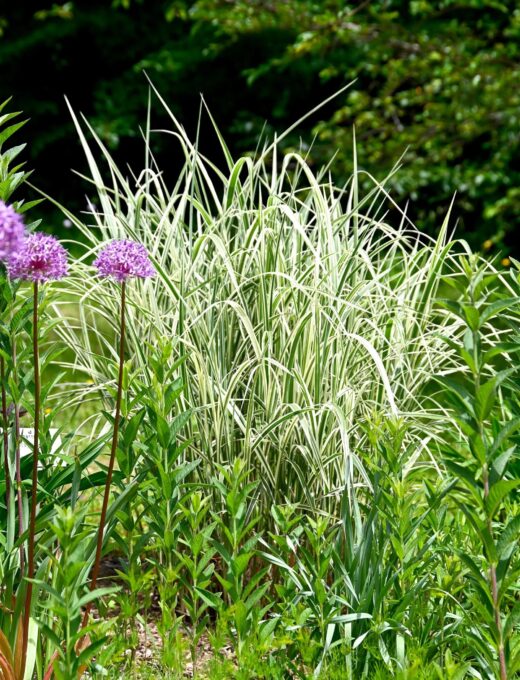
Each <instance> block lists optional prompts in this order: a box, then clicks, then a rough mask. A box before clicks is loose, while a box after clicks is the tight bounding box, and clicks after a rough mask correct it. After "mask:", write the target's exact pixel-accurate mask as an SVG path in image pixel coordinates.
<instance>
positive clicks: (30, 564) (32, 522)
mask: <svg viewBox="0 0 520 680" xmlns="http://www.w3.org/2000/svg"><path fill="white" fill-rule="evenodd" d="M33 363H34V439H33V466H32V485H31V508H30V516H29V545H28V556H27V579H28V581H27V593H26V595H25V615H24V621H23V649H22V669H21V673H20V677H21V678H23V676H24V672H25V660H26V657H27V647H28V644H29V620H30V618H31V600H32V592H33V583H32V579H33V578H34V537H35V533H36V506H37V503H38V498H37V491H38V451H39V438H40V393H41V386H40V352H39V347H38V281H35V282H34V298H33Z"/></svg>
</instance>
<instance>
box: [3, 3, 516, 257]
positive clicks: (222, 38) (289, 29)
mask: <svg viewBox="0 0 520 680" xmlns="http://www.w3.org/2000/svg"><path fill="white" fill-rule="evenodd" d="M3 14H4V18H3V20H2V21H1V22H0V26H1V27H2V28H1V30H2V31H3V37H2V38H0V66H1V67H2V70H3V73H4V76H3V79H4V88H5V89H6V93H8V94H11V93H12V94H14V95H15V101H16V105H17V106H19V107H20V108H23V109H24V110H26V111H27V112H28V113H29V114H30V116H31V117H32V119H33V121H34V122H33V127H34V133H33V134H34V135H35V142H34V143H33V149H34V154H35V155H36V157H39V158H35V159H34V160H32V162H33V163H34V164H35V165H36V167H38V168H39V170H40V171H43V172H44V173H45V172H48V168H49V165H50V164H51V163H53V162H55V159H56V158H57V157H59V158H60V159H62V160H63V161H64V164H65V167H70V165H74V161H75V159H76V156H75V153H76V150H75V148H74V147H73V148H71V147H70V143H69V140H70V135H71V134H72V132H71V127H70V126H69V125H64V124H63V119H64V117H65V109H64V106H63V105H62V103H61V102H62V99H61V94H62V93H64V92H65V93H67V94H68V95H70V96H71V98H72V99H73V101H74V103H75V105H76V106H77V107H80V108H82V109H83V110H84V111H85V113H86V114H87V115H89V116H90V117H91V118H92V119H93V120H94V123H95V127H96V129H97V131H98V133H100V134H101V136H102V137H103V138H104V139H105V141H106V142H108V143H109V144H110V145H111V146H112V147H114V146H117V145H119V147H120V150H121V153H122V154H123V156H125V157H128V159H129V160H132V158H133V157H134V156H135V154H136V151H135V149H136V145H135V144H134V143H133V140H134V139H135V138H136V137H138V135H139V125H140V124H142V123H143V121H144V111H145V106H146V97H147V91H146V84H145V81H144V79H143V77H142V71H143V70H146V71H147V73H148V74H149V76H150V77H151V78H152V79H153V81H154V83H156V84H157V86H158V88H159V89H160V90H161V92H163V94H164V95H165V97H166V98H167V99H168V101H170V102H171V103H172V107H173V109H174V111H175V113H176V114H177V115H179V116H180V118H181V119H182V120H183V121H185V123H186V125H187V127H191V128H192V129H194V127H195V125H196V120H197V117H198V108H199V93H200V92H203V93H204V95H205V97H206V99H207V101H208V103H209V105H210V108H211V110H212V112H213V114H214V116H215V118H216V119H217V120H218V122H219V124H220V126H221V128H223V130H224V132H225V133H227V138H228V139H229V138H230V136H231V141H232V143H233V144H234V150H235V152H238V151H240V152H243V151H247V150H252V149H254V148H255V146H256V143H257V138H258V135H259V134H260V133H261V132H262V130H263V131H264V133H265V134H268V133H270V132H274V131H278V132H280V131H281V130H283V129H284V128H285V127H287V126H288V125H289V124H291V123H292V122H293V121H294V119H295V118H296V117H298V116H299V115H301V114H303V113H304V112H305V111H306V110H307V109H310V108H312V107H313V106H314V105H315V104H317V103H318V102H319V101H320V100H321V99H323V98H325V97H326V96H328V95H330V94H331V93H332V92H334V91H335V90H337V89H339V88H340V87H341V86H342V85H344V84H345V83H348V82H351V81H354V82H353V84H352V85H351V87H350V88H349V89H348V90H347V91H346V92H345V93H344V94H342V95H341V96H339V97H338V98H337V99H336V100H334V102H333V104H332V105H330V106H328V107H326V108H324V109H323V110H322V112H321V114H320V116H319V117H316V116H315V117H312V118H310V119H309V121H308V122H307V125H306V126H305V125H304V126H303V127H302V128H300V129H298V131H297V134H296V133H295V136H293V137H292V138H291V137H289V138H287V142H286V143H287V144H288V145H294V146H297V145H299V143H300V136H301V137H302V138H303V139H305V140H306V141H307V142H310V141H312V139H313V138H314V137H315V139H314V143H313V145H312V148H311V150H310V152H309V153H310V156H309V158H310V161H311V162H314V163H316V164H319V163H322V162H326V161H327V160H328V159H329V158H330V157H331V155H332V154H333V153H335V152H336V151H337V150H339V151H338V153H337V156H336V159H335V163H334V165H333V171H334V173H335V174H336V179H338V180H339V181H341V180H342V179H343V178H347V177H348V176H349V174H350V173H351V171H352V165H351V159H352V128H353V126H355V130H356V135H357V140H358V142H359V145H358V146H359V164H360V167H362V168H364V169H365V170H366V171H367V172H369V173H372V174H374V175H375V176H376V177H378V178H379V179H381V178H383V177H385V176H386V174H387V173H388V170H389V169H390V168H391V167H392V166H393V165H394V164H395V163H396V162H397V161H399V159H400V158H401V157H402V156H403V154H405V155H404V158H403V167H402V168H401V169H400V171H399V172H398V173H397V174H396V175H395V176H394V179H393V182H392V186H391V189H392V190H393V192H394V193H395V195H396V197H397V198H399V199H400V200H402V199H403V198H404V199H407V198H410V199H411V203H410V216H411V217H412V218H413V219H414V220H415V221H416V222H417V223H418V225H419V226H420V227H421V228H425V229H427V230H429V231H435V230H436V229H437V228H438V227H439V225H440V223H441V221H442V217H443V215H444V214H445V212H446V210H447V207H448V205H449V202H450V200H451V197H452V195H453V194H454V193H455V192H457V202H456V215H457V216H458V217H459V234H463V235H465V236H467V237H468V238H469V239H470V240H471V241H472V243H473V244H474V245H477V246H483V247H484V249H488V250H490V249H492V250H498V249H500V248H502V249H504V243H505V250H506V251H507V249H508V248H510V247H511V243H512V237H511V235H510V234H511V232H512V230H513V227H514V216H515V214H518V209H519V208H520V189H519V188H518V187H519V179H520V165H519V162H518V158H519V157H520V156H519V146H520V133H519V130H520V126H519V123H520V59H519V52H520V47H519V45H520V43H519V40H518V39H519V38H520V10H519V9H518V8H517V7H516V2H515V1H514V0H504V2H498V1H495V0H443V1H442V2H433V1H432V2H429V1H428V0H408V1H405V0H368V1H364V2H357V3H351V4H345V3H344V2H342V1H341V0H314V1H312V0H277V1H276V2H273V0H234V1H233V2H230V1H229V0H199V1H198V2H192V1H183V0H175V1H174V2H172V1H171V0H169V1H165V2H155V1H154V2H152V1H151V0H115V1H114V2H109V0H91V1H89V2H86V0H77V1H76V2H67V3H65V4H62V5H53V6H52V7H47V9H42V7H41V5H40V4H39V3H33V2H26V3H20V4H19V5H17V6H15V5H12V6H11V7H10V8H8V9H4V10H3ZM7 91H8V92H7ZM266 120H267V121H268V125H267V127H266V128H265V127H264V126H265V122H266ZM203 141H205V140H204V139H203ZM207 143H208V144H210V143H211V142H210V141H209V140H208V141H207ZM160 152H161V149H159V153H160ZM37 161H39V162H37ZM64 192H65V193H66V194H70V193H71V192H72V188H71V187H70V186H69V185H66V186H64ZM67 197H69V196H68V195H67Z"/></svg>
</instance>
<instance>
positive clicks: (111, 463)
mask: <svg viewBox="0 0 520 680" xmlns="http://www.w3.org/2000/svg"><path fill="white" fill-rule="evenodd" d="M125 303H126V283H125V282H124V281H123V283H122V284H121V328H120V336H119V375H118V379H117V397H116V411H115V414H114V432H113V435H112V448H111V451H110V461H109V464H108V472H107V479H106V482H105V494H104V496H103V506H102V508H101V517H100V519H99V529H98V538H97V547H96V556H95V559H94V566H93V568H92V576H91V580H90V590H91V591H92V590H94V589H95V588H96V585H97V579H98V576H99V568H100V565H101V552H102V549H103V535H104V530H105V521H106V516H107V509H108V500H109V497H110V485H111V483H112V474H113V472H114V463H115V459H116V450H117V440H118V436H119V421H120V419H121V399H122V395H123V367H124V355H125ZM91 608H92V602H89V604H88V605H87V607H86V609H85V614H84V616H83V623H82V625H83V626H86V624H87V623H88V617H89V614H90V610H91Z"/></svg>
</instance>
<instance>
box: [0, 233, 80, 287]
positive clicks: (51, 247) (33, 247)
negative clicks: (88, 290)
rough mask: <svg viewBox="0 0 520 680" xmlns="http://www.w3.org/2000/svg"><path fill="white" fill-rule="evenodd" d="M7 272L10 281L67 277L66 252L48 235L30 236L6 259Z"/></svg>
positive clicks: (49, 279)
mask: <svg viewBox="0 0 520 680" xmlns="http://www.w3.org/2000/svg"><path fill="white" fill-rule="evenodd" d="M7 272H8V274H9V276H10V277H11V278H12V279H26V280H27V281H51V280H52V279H61V278H62V277H64V276H67V251H66V250H65V248H64V247H63V246H62V245H61V243H60V242H59V241H58V239H57V238H55V237H54V236H51V235H50V234H44V233H42V232H36V233H34V234H30V235H29V236H27V237H26V238H25V240H24V242H23V244H22V247H21V248H20V250H19V251H18V252H16V253H13V254H12V255H11V257H10V258H9V259H8V261H7Z"/></svg>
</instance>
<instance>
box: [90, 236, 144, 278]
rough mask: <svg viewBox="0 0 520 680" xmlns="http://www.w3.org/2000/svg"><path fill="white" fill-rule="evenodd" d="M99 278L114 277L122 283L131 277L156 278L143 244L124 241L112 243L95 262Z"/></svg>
mask: <svg viewBox="0 0 520 680" xmlns="http://www.w3.org/2000/svg"><path fill="white" fill-rule="evenodd" d="M94 267H96V268H97V270H98V274H99V276H103V277H107V276H112V277H113V278H114V279H115V280H116V281H119V282H122V281H126V279H128V278H131V277H138V278H141V279H144V278H147V277H149V276H155V270H154V268H153V265H152V263H151V262H150V260H149V259H148V252H147V250H146V248H145V247H144V246H143V245H142V244H141V243H136V242H135V241H129V240H127V239H123V240H121V241H111V242H110V243H109V244H108V245H107V246H105V247H104V248H103V250H101V252H100V253H99V255H98V257H97V259H96V260H95V262H94Z"/></svg>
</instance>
